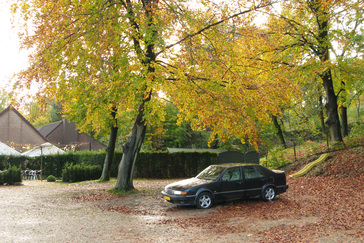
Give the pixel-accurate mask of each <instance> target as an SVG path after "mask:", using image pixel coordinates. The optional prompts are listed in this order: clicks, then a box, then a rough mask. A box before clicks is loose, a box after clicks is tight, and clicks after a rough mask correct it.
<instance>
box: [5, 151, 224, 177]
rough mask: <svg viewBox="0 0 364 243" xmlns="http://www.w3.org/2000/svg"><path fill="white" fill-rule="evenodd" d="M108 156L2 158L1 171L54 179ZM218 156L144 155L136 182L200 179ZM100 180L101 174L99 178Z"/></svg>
mask: <svg viewBox="0 0 364 243" xmlns="http://www.w3.org/2000/svg"><path fill="white" fill-rule="evenodd" d="M105 156H106V153H105V151H102V152H94V151H81V152H67V153H65V154H58V155H51V156H42V157H34V158H30V157H25V156H0V170H4V169H5V168H9V167H10V166H13V165H14V166H16V167H18V168H21V169H22V170H24V169H26V168H29V169H32V170H40V169H41V167H42V169H43V178H47V176H49V175H53V176H55V177H57V178H61V177H62V170H63V169H64V168H65V165H66V164H67V163H68V164H73V165H77V164H85V165H90V166H100V167H102V166H103V163H104V159H105ZM121 157H122V153H121V152H116V153H115V155H114V159H113V163H112V167H111V170H110V173H111V176H112V177H116V176H117V174H118V166H119V163H120V161H121ZM217 157H218V154H217V153H209V152H203V153H199V152H179V153H168V152H153V153H152V152H150V153H144V152H141V153H140V154H139V156H138V159H137V162H136V170H135V177H136V178H183V177H192V176H195V175H197V174H198V173H199V172H200V171H201V170H203V169H204V168H206V167H207V166H209V165H211V164H216V163H217ZM100 176H101V173H100V175H99V177H100Z"/></svg>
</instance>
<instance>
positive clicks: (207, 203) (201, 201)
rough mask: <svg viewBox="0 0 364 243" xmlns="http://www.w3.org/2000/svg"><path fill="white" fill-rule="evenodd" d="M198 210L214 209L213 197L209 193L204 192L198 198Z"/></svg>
mask: <svg viewBox="0 0 364 243" xmlns="http://www.w3.org/2000/svg"><path fill="white" fill-rule="evenodd" d="M196 206H197V208H200V209H207V208H211V207H212V196H211V194H210V193H208V192H202V193H200V194H199V195H198V197H197V202H196Z"/></svg>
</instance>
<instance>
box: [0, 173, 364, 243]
mask: <svg viewBox="0 0 364 243" xmlns="http://www.w3.org/2000/svg"><path fill="white" fill-rule="evenodd" d="M287 179H288V184H289V185H290V188H289V190H288V191H287V193H284V194H282V195H279V196H278V197H277V198H276V200H274V201H272V202H262V201H261V200H242V201H237V202H230V203H224V204H219V205H215V206H214V207H213V208H211V209H208V210H198V209H196V208H194V207H177V206H174V205H171V204H168V203H166V202H165V201H164V200H163V198H161V196H160V191H161V190H162V189H163V188H164V186H165V185H166V184H169V183H171V182H172V181H173V180H136V181H135V182H134V186H135V188H137V191H138V192H137V193H133V194H129V195H126V196H116V195H112V194H109V193H107V192H106V190H107V189H110V188H112V187H113V186H114V183H115V182H108V183H98V182H82V183H74V184H65V183H49V182H46V181H42V182H41V181H23V184H22V185H19V186H0V215H1V216H0V217H1V220H0V229H1V230H0V242H5V243H7V242H138V243H139V242H205V241H208V242H227V241H228V242H330V243H331V242H364V238H363V230H364V228H363V225H364V224H363V222H364V214H363V211H364V208H363V201H362V195H360V193H362V191H363V189H364V188H363V180H364V177H363V176H360V177H356V178H352V179H350V178H349V179H341V180H340V181H342V183H343V184H344V185H346V186H345V187H343V186H342V185H340V181H339V182H332V181H333V178H329V177H327V178H326V177H325V178H323V179H322V178H308V177H307V178H300V179H291V178H287ZM330 181H331V184H330V185H329V187H330V190H329V189H323V188H322V187H320V186H322V185H325V184H327V183H329V182H330ZM350 183H355V184H353V185H356V186H355V187H356V189H355V188H354V186H351V185H350ZM336 186H337V188H340V190H339V189H337V188H336ZM358 187H359V188H358ZM341 188H343V189H341ZM320 190H321V191H320ZM323 192H324V194H323ZM344 195H346V196H344ZM333 199H335V200H333ZM343 200H345V201H343ZM360 200H361V202H360ZM354 210H356V211H354ZM343 215H344V216H343ZM345 217H349V219H345Z"/></svg>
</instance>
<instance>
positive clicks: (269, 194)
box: [262, 186, 276, 201]
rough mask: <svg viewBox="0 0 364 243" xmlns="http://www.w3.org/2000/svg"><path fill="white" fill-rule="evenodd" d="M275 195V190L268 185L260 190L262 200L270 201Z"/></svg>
mask: <svg viewBox="0 0 364 243" xmlns="http://www.w3.org/2000/svg"><path fill="white" fill-rule="evenodd" d="M275 197H276V190H275V189H274V188H273V187H271V186H269V187H267V188H265V189H264V190H263V192H262V199H263V200H264V201H272V200H273V199H274V198H275Z"/></svg>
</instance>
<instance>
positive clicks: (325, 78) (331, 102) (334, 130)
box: [309, 0, 343, 143]
mask: <svg viewBox="0 0 364 243" xmlns="http://www.w3.org/2000/svg"><path fill="white" fill-rule="evenodd" d="M309 4H310V7H311V10H312V11H313V13H314V14H315V15H316V21H317V25H318V30H317V31H318V37H317V40H318V46H317V50H316V54H317V55H318V57H319V58H320V61H321V63H323V64H324V63H326V62H329V61H330V52H329V51H330V49H329V47H330V42H329V27H330V25H329V18H330V15H329V14H328V13H327V11H326V9H325V6H323V4H322V2H320V1H317V0H312V1H310V2H309ZM319 76H320V77H321V79H322V84H323V86H324V89H325V94H326V104H325V108H326V116H327V119H326V121H325V123H326V125H327V126H328V128H329V131H330V137H331V140H332V141H334V142H340V143H341V142H343V139H342V135H341V128H340V120H339V115H338V107H337V96H336V94H335V91H334V85H333V82H332V75H331V69H330V67H328V68H327V69H326V70H324V71H323V72H322V73H321V74H319Z"/></svg>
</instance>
